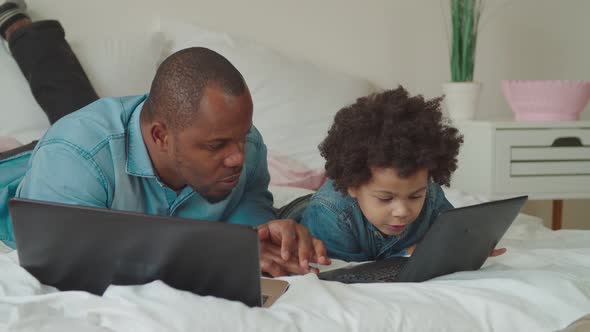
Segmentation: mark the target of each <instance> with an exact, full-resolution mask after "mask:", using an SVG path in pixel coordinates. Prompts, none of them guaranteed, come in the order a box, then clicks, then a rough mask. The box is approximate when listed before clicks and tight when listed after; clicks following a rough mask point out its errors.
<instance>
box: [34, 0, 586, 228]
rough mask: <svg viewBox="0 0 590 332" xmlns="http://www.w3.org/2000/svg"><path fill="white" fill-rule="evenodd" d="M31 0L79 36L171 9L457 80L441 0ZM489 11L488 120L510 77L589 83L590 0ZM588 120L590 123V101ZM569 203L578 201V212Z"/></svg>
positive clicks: (388, 82)
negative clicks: (452, 74)
mask: <svg viewBox="0 0 590 332" xmlns="http://www.w3.org/2000/svg"><path fill="white" fill-rule="evenodd" d="M442 1H443V4H446V3H447V0H442ZM29 4H30V6H31V7H32V8H33V14H35V15H36V17H38V18H41V17H43V18H58V19H60V20H62V22H63V24H64V25H65V27H66V30H67V31H68V33H69V34H70V35H78V36H83V35H84V34H85V33H86V32H87V31H92V30H94V29H106V30H108V31H113V33H116V31H119V30H121V29H122V27H123V28H124V29H130V28H135V29H144V28H146V27H149V26H150V25H151V23H152V22H153V20H152V18H153V16H154V15H156V14H157V13H161V14H163V15H170V16H174V17H178V18H179V19H182V20H187V21H191V22H194V23H197V24H199V25H202V26H206V27H210V28H215V29H218V30H224V31H227V32H230V33H235V34H238V35H241V36H246V37H249V38H251V39H254V40H257V41H259V42H261V43H263V44H266V45H268V46H271V47H273V48H276V49H279V50H282V51H284V52H286V53H288V54H292V55H295V56H297V57H302V58H306V59H308V60H310V61H312V62H315V63H317V64H322V65H327V66H331V67H333V68H336V69H338V70H340V71H343V72H347V73H352V74H356V75H358V76H363V77H367V78H369V79H371V80H372V81H373V82H375V83H376V84H377V85H379V86H381V87H384V88H386V87H395V86H396V85H397V84H398V83H401V84H403V85H405V86H406V87H407V88H408V89H410V91H412V92H414V93H423V94H424V95H425V96H427V97H432V96H436V95H440V94H441V83H443V82H445V81H447V80H449V77H450V75H449V68H448V46H447V37H446V33H445V24H446V19H445V18H444V17H443V14H442V11H441V0H362V1H356V0H297V1H295V0H291V1H286V0H283V1H278V0H247V1H242V0H174V1H172V0H168V1H162V0H123V1H115V0H100V1H96V0H94V1H91V0H30V1H29ZM123 5H124V6H123ZM123 7H125V8H123ZM487 9H489V11H487V17H486V18H485V21H484V22H483V27H482V31H481V33H480V38H479V46H478V54H477V61H476V73H475V77H476V80H479V81H481V82H483V84H484V90H483V95H482V101H481V102H482V103H481V109H480V112H479V113H478V115H477V116H478V117H479V118H482V119H489V118H497V117H510V116H511V113H510V111H509V108H508V106H507V105H506V103H505V101H504V99H503V97H502V95H501V92H500V87H499V84H500V80H502V79H590V37H589V32H590V1H588V0H559V1H558V0H488V1H487ZM582 118H583V119H588V120H590V106H589V107H587V108H586V110H585V111H584V112H583V113H582ZM585 205H586V204H574V203H571V204H570V203H569V202H566V205H565V210H566V221H565V224H566V226H568V225H569V224H571V225H574V224H573V223H572V221H573V220H582V219H584V220H586V221H587V220H588V219H589V218H588V217H590V212H588V211H589V210H588V208H586V207H585ZM570 206H572V207H575V208H574V211H573V212H572V211H570V210H569V208H570ZM546 208H547V205H546V204H545V205H543V204H541V205H540V207H539V208H537V209H535V208H534V207H533V211H530V210H529V212H535V211H537V210H538V211H539V213H541V214H543V213H546V212H543V211H546V210H547V209H546ZM542 210H543V211H542ZM572 213H573V214H572ZM570 216H573V217H570ZM570 219H571V220H570ZM571 225H570V226H571ZM574 226H576V225H574Z"/></svg>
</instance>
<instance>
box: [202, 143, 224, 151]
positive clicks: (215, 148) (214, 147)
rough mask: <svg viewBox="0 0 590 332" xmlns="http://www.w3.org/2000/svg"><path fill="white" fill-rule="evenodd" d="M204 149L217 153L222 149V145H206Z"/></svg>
mask: <svg viewBox="0 0 590 332" xmlns="http://www.w3.org/2000/svg"><path fill="white" fill-rule="evenodd" d="M205 147H206V148H207V150H211V151H217V150H219V149H221V148H223V143H214V144H207V145H206V146H205Z"/></svg>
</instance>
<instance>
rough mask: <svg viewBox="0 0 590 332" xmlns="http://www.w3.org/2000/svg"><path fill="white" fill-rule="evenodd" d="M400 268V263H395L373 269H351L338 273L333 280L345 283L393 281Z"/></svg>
mask: <svg viewBox="0 0 590 332" xmlns="http://www.w3.org/2000/svg"><path fill="white" fill-rule="evenodd" d="M401 268H402V264H396V265H393V266H388V267H385V268H382V269H379V270H373V271H354V272H353V271H351V272H346V273H343V274H341V275H339V276H338V277H336V278H335V280H336V281H341V282H345V283H355V282H388V281H394V280H395V277H397V275H398V274H399V271H400V270H401Z"/></svg>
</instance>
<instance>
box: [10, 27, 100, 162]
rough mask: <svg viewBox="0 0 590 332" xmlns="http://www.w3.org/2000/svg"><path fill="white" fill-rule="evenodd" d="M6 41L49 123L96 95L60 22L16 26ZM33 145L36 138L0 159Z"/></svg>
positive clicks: (91, 100) (95, 97)
mask: <svg viewBox="0 0 590 332" xmlns="http://www.w3.org/2000/svg"><path fill="white" fill-rule="evenodd" d="M8 45H9V46H10V52H11V53H12V56H13V57H14V59H15V60H16V62H17V63H18V66H19V67H20V70H21V71H22V73H23V75H24V76H25V78H26V79H27V81H28V82H29V86H30V87H31V91H32V92H33V96H34V97H35V99H36V100H37V103H38V104H39V105H40V106H41V109H43V111H44V112H45V114H47V117H48V118H49V122H50V123H51V124H53V123H55V122H56V121H57V120H59V119H61V118H62V117H63V116H65V115H67V114H70V113H72V112H74V111H76V110H78V109H80V108H82V107H84V106H86V105H88V104H90V103H92V102H94V101H95V100H97V99H98V95H97V94H96V92H95V91H94V88H93V87H92V84H91V83H90V81H89V80H88V77H87V76H86V73H84V69H82V66H81V65H80V62H78V59H77V58H76V55H75V54H74V52H73V51H72V49H71V47H70V45H69V44H68V42H67V41H66V40H65V33H64V30H63V28H62V26H61V24H59V22H57V21H38V22H33V23H31V24H30V25H27V26H24V27H22V28H20V29H18V30H15V31H14V32H13V33H12V34H11V35H10V38H9V40H8ZM34 147H35V142H33V143H31V144H28V145H26V146H24V147H20V148H17V149H14V150H10V151H6V152H4V153H0V160H2V159H5V158H8V157H10V156H13V155H15V154H17V153H20V152H22V151H26V150H30V149H33V148H34Z"/></svg>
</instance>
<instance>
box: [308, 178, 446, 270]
mask: <svg viewBox="0 0 590 332" xmlns="http://www.w3.org/2000/svg"><path fill="white" fill-rule="evenodd" d="M332 183H333V182H332V181H331V180H328V181H327V182H326V183H325V184H324V185H323V186H322V187H321V188H320V189H319V190H318V191H317V192H316V193H315V194H314V195H313V197H312V198H311V202H310V203H309V205H308V207H307V209H306V210H305V212H304V213H303V217H302V220H301V223H302V224H303V225H305V226H306V227H307V229H308V230H309V231H310V232H311V234H312V235H313V236H314V237H316V238H318V239H320V240H322V241H323V242H324V244H325V245H326V248H327V249H328V256H329V257H331V258H336V259H340V260H344V261H348V262H350V261H355V262H361V261H371V260H381V259H385V258H388V257H392V256H402V255H406V250H405V248H407V247H409V246H411V245H413V244H414V243H417V242H419V241H420V239H422V237H423V236H424V234H426V231H427V230H428V228H429V227H430V226H431V225H432V223H433V222H434V221H435V219H436V216H437V215H438V214H439V213H440V212H442V211H444V210H447V209H452V208H453V206H452V205H451V203H449V202H448V201H447V199H446V198H445V195H444V192H443V191H442V188H441V187H440V186H439V185H438V184H436V183H432V182H431V183H430V184H429V185H428V189H427V190H426V198H425V200H424V205H423V206H422V211H421V212H420V214H419V215H418V218H417V219H416V221H414V222H413V223H412V224H411V225H410V226H409V227H407V228H406V229H405V230H404V231H403V233H401V234H400V235H399V236H395V235H391V236H386V235H383V233H381V232H380V231H379V230H378V229H377V228H376V227H375V226H373V224H371V223H370V222H369V221H368V220H367V219H366V218H365V216H364V215H363V213H362V212H361V209H360V207H359V205H358V203H357V200H356V199H354V198H352V197H350V196H349V195H348V194H347V195H344V196H343V195H342V193H340V192H338V191H336V190H335V189H334V187H333V185H332Z"/></svg>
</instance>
